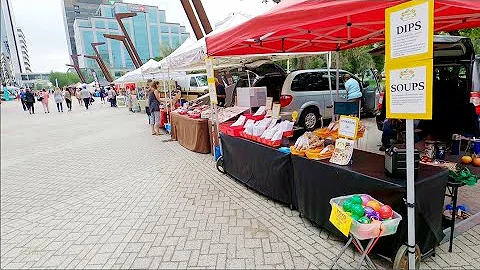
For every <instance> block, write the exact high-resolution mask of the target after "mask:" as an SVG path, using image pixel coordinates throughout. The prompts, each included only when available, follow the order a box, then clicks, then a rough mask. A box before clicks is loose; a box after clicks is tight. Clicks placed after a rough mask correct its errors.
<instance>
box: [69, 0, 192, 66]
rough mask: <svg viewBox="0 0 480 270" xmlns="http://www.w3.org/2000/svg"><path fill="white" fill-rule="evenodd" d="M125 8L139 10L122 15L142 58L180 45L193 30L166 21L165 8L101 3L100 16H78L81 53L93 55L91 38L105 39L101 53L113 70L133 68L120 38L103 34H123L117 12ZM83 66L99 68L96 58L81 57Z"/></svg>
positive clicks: (76, 26)
mask: <svg viewBox="0 0 480 270" xmlns="http://www.w3.org/2000/svg"><path fill="white" fill-rule="evenodd" d="M122 12H136V13H137V16H135V17H131V18H125V19H123V20H122V21H123V24H124V26H125V28H126V30H127V33H128V34H129V36H130V38H131V39H132V41H133V43H134V45H135V48H136V50H137V52H138V54H139V56H140V58H141V59H142V62H144V63H145V62H147V61H148V60H149V59H151V58H154V57H157V56H160V53H161V49H160V48H161V47H163V46H165V47H171V48H177V47H178V46H180V45H181V43H182V42H183V41H185V39H187V38H188V37H189V36H190V34H189V33H187V32H186V30H185V27H184V26H182V25H179V24H177V23H168V22H166V16H165V11H164V10H158V8H157V7H153V6H143V5H137V4H129V3H115V4H113V5H100V7H99V10H98V11H97V15H99V16H97V17H92V18H89V19H80V18H77V19H76V20H75V23H74V31H75V43H76V45H77V50H78V53H79V54H84V55H93V50H92V46H91V45H90V44H91V43H92V42H106V44H105V45H102V46H98V47H97V48H98V50H99V52H100V55H101V56H102V58H103V60H104V62H105V64H106V65H107V66H109V68H110V69H111V70H112V74H113V71H119V70H122V71H125V70H132V69H134V68H135V67H134V65H133V61H132V59H131V58H130V56H129V54H128V52H127V50H126V49H125V47H124V45H123V43H122V42H121V41H118V40H111V39H109V40H106V39H105V38H104V37H103V35H104V34H115V35H123V33H122V32H121V29H120V27H119V26H118V23H117V21H116V20H115V18H114V14H116V13H122ZM81 59H83V61H80V62H79V64H80V67H87V68H98V67H97V64H96V62H95V61H93V60H89V59H85V58H83V57H81Z"/></svg>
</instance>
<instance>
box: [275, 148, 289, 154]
mask: <svg viewBox="0 0 480 270" xmlns="http://www.w3.org/2000/svg"><path fill="white" fill-rule="evenodd" d="M278 151H280V152H282V153H285V154H290V148H289V147H280V148H278Z"/></svg>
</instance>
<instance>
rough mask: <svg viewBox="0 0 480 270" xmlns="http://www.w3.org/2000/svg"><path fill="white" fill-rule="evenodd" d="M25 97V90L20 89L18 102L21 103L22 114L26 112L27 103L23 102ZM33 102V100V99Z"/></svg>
mask: <svg viewBox="0 0 480 270" xmlns="http://www.w3.org/2000/svg"><path fill="white" fill-rule="evenodd" d="M25 95H26V92H25V89H23V88H22V90H20V102H21V103H22V107H23V111H24V112H26V111H27V103H26V102H25ZM34 100H35V98H34Z"/></svg>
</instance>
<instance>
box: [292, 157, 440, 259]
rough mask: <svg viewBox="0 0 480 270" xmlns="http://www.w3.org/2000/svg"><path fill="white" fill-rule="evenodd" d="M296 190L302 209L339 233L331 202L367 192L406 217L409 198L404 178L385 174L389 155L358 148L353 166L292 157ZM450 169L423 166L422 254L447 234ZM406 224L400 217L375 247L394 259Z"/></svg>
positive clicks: (418, 185) (419, 184) (419, 206)
mask: <svg viewBox="0 0 480 270" xmlns="http://www.w3.org/2000/svg"><path fill="white" fill-rule="evenodd" d="M292 162H293V170H294V184H295V193H296V197H297V200H298V209H299V211H300V213H301V214H302V215H303V216H304V217H306V218H308V219H310V220H312V221H313V222H315V223H317V224H319V225H320V226H322V227H324V228H327V229H329V230H330V231H332V232H338V231H337V230H336V229H335V227H333V225H332V224H331V223H330V222H329V216H330V208H329V207H328V206H329V200H330V198H334V197H337V196H343V195H345V194H359V193H364V194H369V195H371V196H373V197H375V198H377V199H379V200H381V201H383V202H384V203H387V204H389V205H390V206H392V208H393V209H394V210H395V211H396V212H398V213H399V214H400V215H402V216H404V217H405V216H406V208H405V203H404V201H403V198H405V196H406V182H405V179H401V178H393V177H389V176H387V175H386V174H385V158H384V156H382V155H378V154H373V153H368V152H363V151H360V150H355V151H354V154H353V158H352V164H351V165H348V166H339V165H336V164H332V163H330V162H329V161H328V160H320V161H315V160H310V159H306V158H304V157H299V156H292ZM447 179H448V171H447V170H445V169H442V168H438V167H432V166H427V165H421V166H420V168H419V170H418V178H417V179H416V180H415V190H416V195H417V196H416V198H417V200H416V210H417V211H416V231H417V244H418V245H419V247H420V249H421V251H422V253H425V252H427V251H430V250H431V249H432V248H433V247H434V246H435V245H436V244H437V243H439V242H440V241H441V240H442V239H443V237H444V234H443V230H442V215H441V214H440V213H441V212H442V210H443V194H444V192H445V187H446V185H447ZM406 234H407V223H406V222H405V221H402V222H401V223H400V227H399V229H398V231H397V233H396V234H394V235H392V236H388V237H384V238H381V240H380V241H379V242H378V243H377V246H376V247H377V249H376V251H377V252H378V253H380V254H382V255H384V256H387V257H389V258H392V259H393V258H394V256H395V253H396V251H397V250H398V248H399V247H400V246H401V245H403V244H404V242H405V239H406Z"/></svg>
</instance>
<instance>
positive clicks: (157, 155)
mask: <svg viewBox="0 0 480 270" xmlns="http://www.w3.org/2000/svg"><path fill="white" fill-rule="evenodd" d="M95 103H96V104H95V105H93V107H92V108H91V110H90V111H88V112H85V111H83V110H82V109H80V108H79V107H78V104H74V105H76V106H74V111H73V112H71V113H63V114H61V113H57V112H55V111H54V110H52V113H50V114H44V113H43V112H41V111H40V110H41V108H40V106H39V104H38V103H37V109H38V112H37V114H36V115H33V116H30V115H28V114H24V113H23V111H21V105H20V104H19V103H17V102H8V103H2V105H1V262H0V263H1V265H0V266H1V268H2V269H17V268H62V269H64V268H69V269H71V268H86V269H88V268H90V269H101V268H103V269H118V268H136V269H138V268H269V269H272V268H301V269H305V268H328V267H329V266H330V264H331V260H332V258H333V257H334V256H335V254H337V252H339V250H340V248H341V246H342V245H343V243H342V242H341V241H340V240H339V239H337V238H335V237H333V236H331V235H330V234H329V233H328V232H326V231H322V230H321V229H320V228H318V227H316V226H315V225H313V224H311V223H310V222H309V221H308V220H306V219H302V218H299V216H298V212H297V211H292V210H290V209H289V208H288V207H285V206H284V205H281V204H278V203H275V202H273V201H271V200H269V199H267V198H265V197H263V196H261V195H259V194H257V193H256V192H254V191H252V190H249V189H247V188H246V187H245V186H244V185H242V184H239V183H237V182H236V181H234V180H232V179H231V178H229V177H227V176H225V175H222V174H220V173H219V172H217V170H216V169H215V166H214V163H213V161H212V157H211V156H210V155H201V154H196V153H193V152H190V151H188V150H186V149H184V148H182V147H181V146H180V145H178V144H177V143H176V142H169V141H167V139H168V136H151V135H150V130H149V128H148V126H147V124H146V123H147V122H146V121H147V119H146V116H145V115H144V114H132V113H129V112H128V111H127V110H126V109H124V108H116V109H112V108H109V107H106V106H103V105H101V104H99V101H97V102H95ZM51 105H52V104H51ZM479 242H480V225H477V226H476V227H474V228H473V229H471V230H469V231H467V232H466V233H464V234H462V235H460V236H459V237H457V238H456V240H455V246H454V252H453V253H448V252H447V244H448V243H446V244H443V245H442V246H440V248H439V249H438V252H437V256H436V257H433V258H429V259H427V260H426V261H425V262H423V263H422V265H421V266H422V268H435V269H436V268H480V251H479V250H480V249H479V247H480V245H479ZM358 257H359V255H358V254H357V253H354V252H353V249H352V250H349V251H348V252H347V254H346V255H344V257H343V259H342V261H341V262H340V266H341V267H344V268H353V267H354V266H355V265H356V263H355V260H356V259H358ZM374 261H375V262H376V263H377V264H379V265H380V266H383V267H387V268H390V267H391V263H389V262H387V261H385V260H383V259H380V258H377V257H375V258H374Z"/></svg>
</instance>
